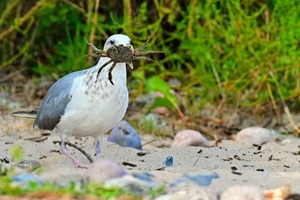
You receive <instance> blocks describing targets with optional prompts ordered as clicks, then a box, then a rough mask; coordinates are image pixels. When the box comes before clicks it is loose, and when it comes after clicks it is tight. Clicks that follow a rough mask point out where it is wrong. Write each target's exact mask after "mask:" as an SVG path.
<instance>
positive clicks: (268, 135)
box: [235, 127, 274, 146]
mask: <svg viewBox="0 0 300 200" xmlns="http://www.w3.org/2000/svg"><path fill="white" fill-rule="evenodd" d="M273 132H274V131H272V130H269V129H266V128H263V127H248V128H244V129H242V130H240V131H239V132H238V133H237V135H236V139H235V140H236V141H237V142H239V143H242V144H245V145H247V146H253V144H255V145H262V144H264V143H266V142H270V141H272V140H273V137H274V133H273Z"/></svg>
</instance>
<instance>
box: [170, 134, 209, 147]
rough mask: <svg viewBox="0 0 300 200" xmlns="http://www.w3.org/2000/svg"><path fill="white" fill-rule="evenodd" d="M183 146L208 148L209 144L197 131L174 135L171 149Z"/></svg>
mask: <svg viewBox="0 0 300 200" xmlns="http://www.w3.org/2000/svg"><path fill="white" fill-rule="evenodd" d="M184 146H200V147H209V142H208V140H207V139H206V138H205V137H204V136H203V135H202V134H201V133H200V132H198V131H194V130H183V131H180V132H179V133H177V134H176V136H175V138H174V140H173V143H172V145H171V147H172V148H174V147H184Z"/></svg>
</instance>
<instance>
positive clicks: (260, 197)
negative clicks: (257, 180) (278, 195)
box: [220, 185, 265, 200]
mask: <svg viewBox="0 0 300 200" xmlns="http://www.w3.org/2000/svg"><path fill="white" fill-rule="evenodd" d="M264 199H265V196H264V193H263V190H262V189H261V188H260V187H258V186H256V185H234V186H231V187H229V188H227V189H226V190H225V191H224V192H223V193H222V194H221V197H220V200H264Z"/></svg>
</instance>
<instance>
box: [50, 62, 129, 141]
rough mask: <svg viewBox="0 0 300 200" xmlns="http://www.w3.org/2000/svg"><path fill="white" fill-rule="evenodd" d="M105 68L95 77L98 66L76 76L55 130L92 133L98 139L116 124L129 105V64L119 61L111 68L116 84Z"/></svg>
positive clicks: (80, 133)
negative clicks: (127, 67)
mask: <svg viewBox="0 0 300 200" xmlns="http://www.w3.org/2000/svg"><path fill="white" fill-rule="evenodd" d="M110 66H111V65H108V66H107V67H106V68H104V69H103V70H102V71H101V73H100V74H99V77H98V79H97V81H96V75H97V71H98V67H97V66H95V67H93V68H90V69H89V70H88V71H87V72H86V74H85V75H84V76H80V77H77V78H76V79H75V80H74V83H73V86H72V89H71V91H70V98H71V101H70V102H69V103H68V105H67V107H66V109H65V112H64V114H63V115H62V117H61V120H60V122H59V123H58V124H57V126H56V128H55V131H56V132H59V133H60V134H62V136H63V137H67V136H70V135H73V136H79V137H83V136H92V137H94V138H95V139H96V140H98V139H99V138H100V136H101V135H103V134H105V133H106V132H107V131H108V130H110V129H111V128H113V127H114V126H115V125H116V124H117V123H118V122H119V121H121V120H122V118H123V117H124V115H125V112H126V110H127V107H128V90H127V87H126V66H125V64H124V63H119V64H117V65H116V67H115V68H114V70H113V71H112V77H113V82H114V85H112V84H111V83H110V82H109V80H108V69H109V67H110Z"/></svg>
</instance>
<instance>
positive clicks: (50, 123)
mask: <svg viewBox="0 0 300 200" xmlns="http://www.w3.org/2000/svg"><path fill="white" fill-rule="evenodd" d="M85 71H86V70H81V71H77V72H73V73H71V74H68V75H66V76H64V77H62V78H61V79H59V80H58V81H56V82H55V83H54V84H53V85H52V86H51V87H50V88H49V90H48V92H47V94H46V96H45V98H44V101H43V103H42V106H41V107H40V108H39V111H38V114H37V117H36V119H35V122H34V124H33V127H36V126H37V127H38V128H40V129H44V130H53V129H54V128H55V126H56V124H58V122H59V121H60V117H61V116H62V115H63V114H64V111H65V108H66V107H67V104H68V103H69V101H70V100H71V99H70V96H69V93H70V90H71V88H72V85H73V81H74V79H75V78H76V77H78V76H82V75H84V73H85Z"/></svg>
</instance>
